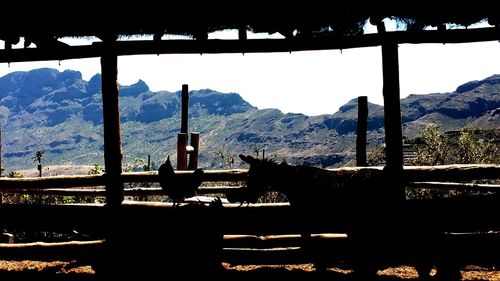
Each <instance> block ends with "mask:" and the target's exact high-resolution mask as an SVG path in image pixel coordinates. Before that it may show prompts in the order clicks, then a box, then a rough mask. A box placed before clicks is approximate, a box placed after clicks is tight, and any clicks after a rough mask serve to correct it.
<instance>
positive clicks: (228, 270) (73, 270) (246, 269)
mask: <svg viewBox="0 0 500 281" xmlns="http://www.w3.org/2000/svg"><path fill="white" fill-rule="evenodd" d="M124 270H125V269H124ZM193 270H196V269H195V268H193ZM461 273H462V280H500V271H498V270H494V269H490V268H481V267H474V266H469V267H465V268H463V269H462V271H461ZM146 275H147V274H146ZM188 275H190V273H189V272H186V273H185V276H186V277H187V276H188ZM214 275H217V276H213V277H218V278H219V280H259V279H265V280H273V279H274V280H333V281H334V280H346V281H348V280H354V279H355V278H354V276H353V273H352V271H350V270H344V269H339V268H328V269H326V270H325V271H316V270H314V266H313V265H312V264H302V265H275V266H255V265H254V266H230V265H229V264H223V270H222V271H221V272H219V273H217V274H214ZM167 276H168V274H167V272H165V275H163V276H158V277H157V278H158V279H165V278H166V277H167ZM211 277H212V276H211ZM0 278H1V279H2V280H71V281H78V280H101V279H100V278H99V277H98V276H97V275H96V274H95V272H94V270H93V269H92V268H91V267H90V266H75V267H73V265H72V264H71V263H67V262H62V261H55V262H40V261H18V262H13V261H0ZM155 279H156V277H155ZM417 279H418V274H417V271H416V270H415V269H414V268H413V267H409V266H400V267H395V268H389V269H386V270H382V271H379V272H378V275H377V277H376V279H375V280H380V281H385V280H387V281H389V280H417ZM431 280H437V278H431Z"/></svg>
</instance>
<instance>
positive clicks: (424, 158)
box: [413, 124, 449, 166]
mask: <svg viewBox="0 0 500 281" xmlns="http://www.w3.org/2000/svg"><path fill="white" fill-rule="evenodd" d="M421 141H422V145H420V146H418V147H417V150H416V157H415V159H414V160H413V162H414V164H415V165H431V166H434V165H444V164H447V160H448V159H447V157H448V152H449V144H448V140H447V139H446V138H445V137H444V136H443V135H442V134H441V133H440V132H439V129H438V126H437V125H436V124H429V125H427V127H425V129H424V131H423V132H422V134H421Z"/></svg>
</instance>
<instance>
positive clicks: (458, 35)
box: [0, 27, 500, 62]
mask: <svg viewBox="0 0 500 281" xmlns="http://www.w3.org/2000/svg"><path fill="white" fill-rule="evenodd" d="M499 39H500V31H499V29H498V28H494V27H492V28H477V29H465V30H463V29H462V30H424V31H413V32H406V31H395V32H387V33H385V34H384V37H382V36H381V35H380V34H377V33H375V34H365V35H359V36H325V37H316V38H294V39H247V40H219V39H214V40H205V41H198V40H161V41H154V40H147V41H146V40H138V41H134V40H131V41H118V42H116V44H115V46H116V50H115V52H116V54H117V55H118V56H122V55H141V54H142V55H145V54H203V53H268V52H295V51H310V50H331V49H340V50H342V49H349V48H362V47H373V46H380V45H381V44H382V42H383V41H384V40H385V41H391V42H394V43H396V44H404V43H411V44H417V43H465V42H479V41H494V40H499ZM104 51H105V50H104V47H103V46H102V44H101V43H99V42H96V43H94V44H92V45H86V46H67V47H59V48H46V49H41V48H25V49H11V50H0V62H20V61H45V60H65V59H78V58H89V57H100V56H102V54H103V52H104Z"/></svg>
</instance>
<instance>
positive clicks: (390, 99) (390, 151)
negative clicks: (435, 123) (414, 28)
mask: <svg viewBox="0 0 500 281" xmlns="http://www.w3.org/2000/svg"><path fill="white" fill-rule="evenodd" d="M377 28H378V31H379V33H381V35H382V39H383V41H382V72H383V83H384V87H383V95H384V127H385V148H386V166H385V170H386V171H387V179H388V180H389V181H390V183H389V186H390V187H391V189H392V191H391V192H390V195H394V196H396V197H397V198H399V199H404V196H405V195H404V187H403V185H402V181H403V178H402V177H403V130H402V124H401V123H402V122H401V104H400V93H399V58H398V44H397V43H396V42H394V41H390V40H388V39H387V38H386V37H385V36H384V34H385V26H384V23H383V22H381V23H380V24H379V25H377Z"/></svg>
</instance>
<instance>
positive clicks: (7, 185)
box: [0, 165, 500, 193]
mask: <svg viewBox="0 0 500 281" xmlns="http://www.w3.org/2000/svg"><path fill="white" fill-rule="evenodd" d="M329 170H330V171H331V172H332V173H337V172H338V173H344V174H345V173H352V174H353V175H355V174H356V173H358V172H359V171H363V170H371V171H375V172H376V173H379V172H380V173H383V167H343V168H337V169H329ZM176 174H178V176H179V177H189V176H190V175H191V174H192V171H176ZM404 174H405V175H404V178H405V180H406V181H407V182H414V181H418V182H422V181H468V180H469V181H470V180H476V179H499V178H500V165H446V166H406V167H404ZM246 177H247V170H245V169H233V170H206V171H205V173H204V175H203V181H207V182H228V181H229V182H235V181H236V182H238V181H241V182H243V181H245V180H246ZM120 179H121V181H122V182H124V183H127V182H138V183H157V182H158V173H157V172H138V173H123V174H122V175H121V176H120ZM106 182H107V178H106V175H84V176H52V177H42V178H5V177H2V178H0V191H3V190H5V191H7V190H13V189H49V188H67V187H96V186H104V185H105V184H106ZM202 193H203V192H202ZM207 193H208V190H207ZM221 193H223V192H221Z"/></svg>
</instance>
